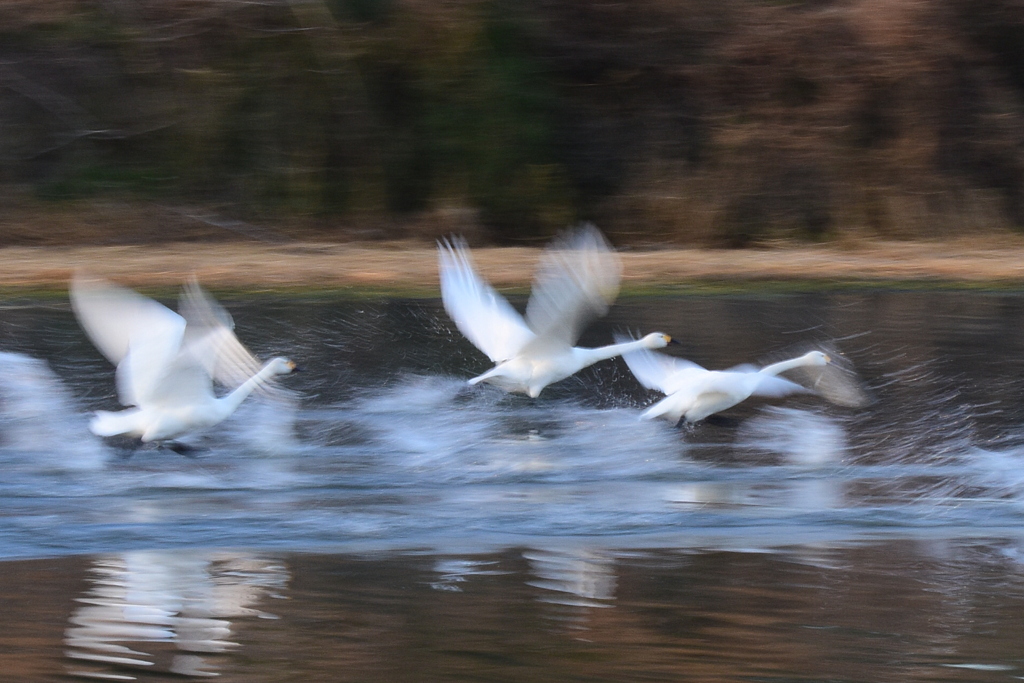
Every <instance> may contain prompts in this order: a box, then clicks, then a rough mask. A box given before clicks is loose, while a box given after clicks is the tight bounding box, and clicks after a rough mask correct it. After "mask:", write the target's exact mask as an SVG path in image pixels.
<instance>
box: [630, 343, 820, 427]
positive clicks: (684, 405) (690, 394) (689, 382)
mask: <svg viewBox="0 0 1024 683" xmlns="http://www.w3.org/2000/svg"><path fill="white" fill-rule="evenodd" d="M620 338H621V339H626V337H620ZM623 359H624V360H625V361H626V364H627V365H629V369H630V370H631V371H632V372H633V375H634V376H635V377H636V378H637V380H638V381H639V382H640V384H642V385H644V386H645V387H647V388H648V389H656V390H657V391H660V392H662V393H664V394H666V396H665V398H663V399H661V400H660V401H658V402H657V403H655V404H654V405H653V406H651V407H650V408H648V409H647V410H645V411H644V412H643V413H642V415H641V417H643V418H645V419H650V418H654V417H664V418H666V419H668V420H671V421H673V422H682V421H686V422H698V421H700V420H703V419H704V418H706V417H708V416H709V415H712V414H714V413H717V412H720V411H722V410H725V409H727V408H731V407H733V406H734V405H736V404H738V403H741V402H743V401H745V400H747V399H748V398H750V397H751V396H762V397H766V398H780V397H783V396H789V395H790V394H797V393H812V392H810V390H809V389H806V388H805V387H803V386H801V385H800V384H797V383H796V382H791V381H789V380H788V379H783V378H782V377H779V376H778V375H779V374H780V373H783V372H787V371H789V370H795V369H797V368H803V367H822V366H825V365H828V364H829V363H830V362H831V360H832V359H831V358H829V356H828V355H826V354H824V353H822V352H821V351H809V352H807V353H805V354H804V355H802V356H800V357H798V358H791V359H789V360H785V361H780V362H778V363H772V364H771V365H768V366H765V367H763V368H761V369H757V368H755V367H753V366H740V367H737V368H734V369H731V370H707V369H705V368H702V367H701V366H699V365H697V364H696V363H693V362H690V361H688V360H683V359H681V358H673V357H671V356H666V355H664V354H659V353H652V352H650V351H633V352H630V353H626V354H623Z"/></svg>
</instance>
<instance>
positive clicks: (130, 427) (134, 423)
mask: <svg viewBox="0 0 1024 683" xmlns="http://www.w3.org/2000/svg"><path fill="white" fill-rule="evenodd" d="M138 414H139V410H138V409H137V408H131V409H129V410H122V411H119V412H116V413H112V412H109V411H107V410H97V411H96V415H94V416H93V418H92V420H91V421H90V422H89V431H91V432H92V433H93V434H95V435H96V436H117V435H119V434H137V433H138V432H139V421H138Z"/></svg>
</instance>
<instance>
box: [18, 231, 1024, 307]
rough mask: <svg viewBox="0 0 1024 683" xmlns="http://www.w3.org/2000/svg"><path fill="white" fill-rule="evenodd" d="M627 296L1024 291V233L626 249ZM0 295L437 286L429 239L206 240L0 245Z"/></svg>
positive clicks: (516, 259) (497, 277)
mask: <svg viewBox="0 0 1024 683" xmlns="http://www.w3.org/2000/svg"><path fill="white" fill-rule="evenodd" d="M473 253H474V257H475V259H476V262H477V265H478V267H479V269H480V271H481V272H482V273H483V275H484V276H485V277H486V278H487V279H488V280H489V281H490V282H492V283H494V284H495V286H498V287H502V288H522V287H527V286H528V285H529V282H530V278H531V276H532V272H533V267H534V264H535V262H536V260H537V257H538V256H539V254H540V249H538V248H533V247H485V248H479V249H474V252H473ZM621 256H622V260H623V265H624V281H623V285H624V291H626V292H630V291H634V292H635V291H648V290H651V289H659V288H678V287H699V288H706V287H710V286H715V285H717V284H721V283H723V282H725V283H731V284H741V283H751V282H784V283H789V284H790V285H794V286H800V285H803V286H806V285H812V286H817V287H822V286H841V285H845V284H850V283H854V284H856V283H860V284H884V283H892V282H899V283H903V284H911V283H918V284H926V283H947V284H951V285H955V286H967V287H973V286H1010V287H1014V286H1022V287H1024V238H1016V237H1012V236H1005V237H989V238H980V239H979V238H972V239H962V240H946V241H929V242H922V241H916V242H883V241H859V242H857V243H853V244H827V245H814V246H806V245H793V244H780V245H777V246H773V247H768V248H763V249H746V250H726V249H681V248H665V249H656V250H631V251H624V252H622V253H621ZM0 263H2V264H3V268H0V288H3V289H7V290H12V289H14V290H24V289H62V288H63V287H64V286H65V284H66V282H67V280H68V278H69V277H70V275H71V273H72V272H73V271H74V270H75V269H77V268H82V269H86V270H89V271H91V272H94V273H97V274H101V275H104V276H106V277H110V278H113V279H115V280H118V281H120V282H123V283H125V284H128V285H132V286H136V287H149V288H159V287H164V286H176V285H178V284H179V283H181V282H182V281H183V280H184V279H185V278H186V277H188V276H189V275H190V274H192V273H195V274H196V275H197V276H198V277H199V279H200V281H201V282H203V283H204V284H205V285H207V286H210V287H214V288H226V289H233V288H244V289H254V288H255V289H261V288H270V289H295V288H316V289H360V290H381V291H399V292H408V293H429V292H431V291H436V288H437V261H436V253H435V248H434V246H433V244H431V243H429V242H425V241H407V242H373V243H346V244H338V243H316V242H289V243H285V244H266V243H259V242H238V241H232V242H203V243H169V244H146V245H120V246H47V247H7V248H4V249H0Z"/></svg>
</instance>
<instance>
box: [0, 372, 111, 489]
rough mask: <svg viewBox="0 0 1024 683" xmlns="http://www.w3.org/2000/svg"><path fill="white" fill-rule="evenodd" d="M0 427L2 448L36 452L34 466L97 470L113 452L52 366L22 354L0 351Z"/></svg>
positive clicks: (34, 453)
mask: <svg viewBox="0 0 1024 683" xmlns="http://www.w3.org/2000/svg"><path fill="white" fill-rule="evenodd" d="M0 430H2V433H3V444H4V447H5V448H9V449H11V450H14V451H19V452H30V453H32V455H33V462H32V463H31V464H32V465H35V466H47V467H56V468H59V469H95V468H99V467H102V466H103V464H104V462H105V461H106V459H107V457H108V455H109V453H108V451H107V450H106V449H105V448H104V447H103V444H102V443H100V442H99V440H98V439H96V438H95V437H94V436H93V435H92V434H90V433H89V431H88V429H87V428H86V424H85V420H84V419H83V418H82V416H81V415H80V414H79V413H78V410H77V408H76V406H75V405H74V401H73V400H72V398H71V395H70V394H69V392H68V391H67V389H66V388H65V387H64V385H63V384H61V382H60V379H58V378H57V376H56V375H55V374H54V373H53V371H52V370H50V368H49V366H48V365H47V364H46V363H45V362H44V361H42V360H39V359H37V358H32V357H31V356H25V355H22V354H20V353H0Z"/></svg>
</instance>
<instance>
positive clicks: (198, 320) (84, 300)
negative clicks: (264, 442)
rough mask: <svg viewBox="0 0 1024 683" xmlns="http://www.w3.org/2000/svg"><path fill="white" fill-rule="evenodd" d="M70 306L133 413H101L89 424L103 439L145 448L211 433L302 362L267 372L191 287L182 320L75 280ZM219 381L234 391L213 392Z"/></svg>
mask: <svg viewBox="0 0 1024 683" xmlns="http://www.w3.org/2000/svg"><path fill="white" fill-rule="evenodd" d="M69 293H70V296H71V306H72V308H73V309H74V311H75V315H76V316H77V318H78V322H79V324H80V325H81V326H82V329H84V330H85V332H86V334H88V335H89V338H90V339H91V340H92V342H93V344H95V346H96V348H97V349H99V350H100V352H101V353H102V354H103V355H104V356H106V357H107V359H108V360H109V361H110V362H111V363H113V364H114V365H116V366H117V373H116V378H117V390H118V398H119V399H120V401H121V403H122V404H123V405H126V406H133V407H131V408H129V409H127V410H122V411H120V412H116V413H112V412H107V411H103V410H101V411H97V412H96V415H95V417H94V418H93V420H92V422H91V423H90V425H89V428H90V429H91V430H92V432H93V433H94V434H96V435H98V436H115V435H118V434H127V435H130V436H136V437H139V438H141V439H142V441H143V442H145V443H148V442H151V441H156V442H169V441H171V440H173V439H176V438H178V437H180V436H183V435H185V434H187V433H189V432H193V431H196V430H200V429H205V428H208V427H212V426H213V425H216V424H217V423H219V422H221V421H222V420H224V419H226V418H227V417H228V416H230V415H231V414H232V413H233V412H235V409H236V408H238V406H239V405H240V404H241V403H242V401H244V400H245V398H246V397H247V396H248V395H249V394H250V393H252V391H253V390H255V389H258V388H265V387H267V386H268V383H269V382H270V381H271V379H272V378H273V377H275V376H277V375H286V374H288V373H290V372H293V371H294V370H295V369H296V367H295V363H293V362H292V361H290V360H288V359H286V358H274V359H273V360H271V361H269V362H268V363H267V364H266V365H264V366H263V367H262V368H261V367H260V366H259V363H258V361H257V360H256V359H255V358H254V357H253V356H252V354H250V353H249V351H248V350H247V349H246V348H245V347H244V346H242V344H241V342H239V341H238V338H237V337H236V336H235V334H234V332H233V327H234V323H233V321H232V320H231V316H230V315H229V314H228V312H227V311H225V310H224V309H223V308H222V307H221V306H220V305H219V304H218V303H217V302H216V301H214V300H213V299H212V298H211V297H210V296H209V295H208V294H206V292H204V291H203V290H202V288H200V287H199V285H198V284H197V283H196V282H195V281H191V282H189V283H188V284H187V285H186V286H185V288H184V289H183V290H182V295H181V298H180V301H179V306H178V308H179V310H180V311H181V315H179V314H178V313H175V312H173V311H171V310H170V309H168V308H166V307H165V306H163V305H161V304H159V303H157V302H156V301H153V300H152V299H148V298H146V297H144V296H142V295H140V294H137V293H136V292H133V291H132V290H130V289H125V288H124V287H119V286H117V285H113V284H111V283H109V282H106V281H104V280H98V279H89V278H85V277H83V276H81V275H76V276H75V277H74V278H73V279H72V281H71V287H70V291H69ZM213 380H217V381H218V382H220V383H222V384H225V385H227V386H233V387H235V389H234V390H233V391H231V392H230V393H228V394H227V395H225V396H222V397H217V396H216V395H215V394H214V393H213Z"/></svg>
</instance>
